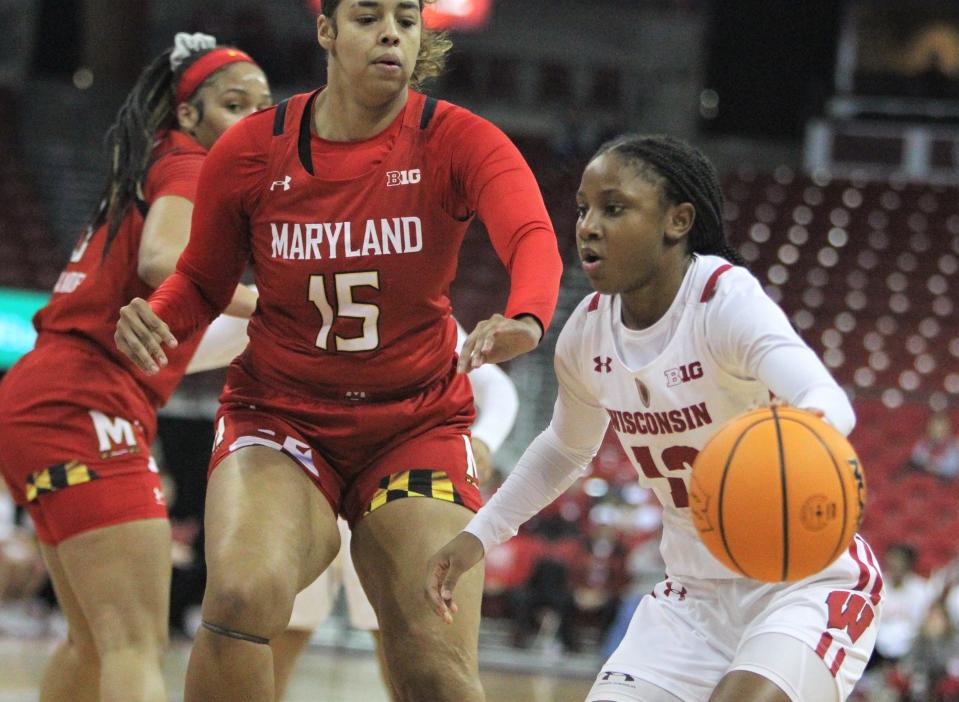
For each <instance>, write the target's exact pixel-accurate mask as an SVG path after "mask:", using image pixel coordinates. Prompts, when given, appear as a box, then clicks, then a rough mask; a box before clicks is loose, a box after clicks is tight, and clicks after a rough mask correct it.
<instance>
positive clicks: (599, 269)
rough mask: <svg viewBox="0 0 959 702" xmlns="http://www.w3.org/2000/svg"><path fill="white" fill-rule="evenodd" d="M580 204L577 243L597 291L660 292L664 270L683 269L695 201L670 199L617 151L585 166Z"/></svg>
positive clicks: (579, 198) (613, 292)
mask: <svg viewBox="0 0 959 702" xmlns="http://www.w3.org/2000/svg"><path fill="white" fill-rule="evenodd" d="M576 205H577V220H576V243H577V248H578V249H579V256H580V260H581V261H582V266H583V270H584V271H585V272H586V277H587V278H589V282H590V283H591V284H592V286H593V288H594V289H595V290H596V291H597V292H601V293H604V294H615V293H621V294H628V293H638V294H645V295H657V294H658V292H657V291H658V289H659V285H658V284H659V282H660V278H661V276H662V275H663V274H664V273H666V272H667V271H672V270H679V268H678V267H677V266H676V265H675V264H678V263H679V262H680V261H681V260H682V258H683V257H684V256H685V247H686V243H685V234H686V232H687V231H688V229H689V226H691V224H692V215H693V209H692V206H691V205H689V204H688V203H686V204H684V205H678V206H674V205H669V204H668V203H665V202H664V200H663V197H662V190H661V188H660V186H659V185H658V184H655V183H651V182H650V181H649V179H648V178H646V177H644V176H642V175H639V173H638V172H637V169H636V168H635V166H634V165H632V164H630V163H628V162H627V161H626V160H624V159H623V158H622V157H621V156H619V155H618V154H616V153H606V154H603V155H602V156H599V157H598V158H595V159H593V160H592V161H591V162H590V163H589V165H587V166H586V170H585V171H584V172H583V178H582V181H581V182H580V186H579V191H578V192H577V193H576ZM687 220H688V221H687ZM677 225H678V228H677Z"/></svg>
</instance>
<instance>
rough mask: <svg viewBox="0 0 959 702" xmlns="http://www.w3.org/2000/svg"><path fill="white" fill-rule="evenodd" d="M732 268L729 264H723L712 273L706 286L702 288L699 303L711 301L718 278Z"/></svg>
mask: <svg viewBox="0 0 959 702" xmlns="http://www.w3.org/2000/svg"><path fill="white" fill-rule="evenodd" d="M732 267H733V264H731V263H724V264H723V265H721V266H720V267H719V268H717V269H716V270H714V271H713V274H712V275H711V276H709V280H707V281H706V285H705V286H704V287H703V294H702V297H700V298H699V301H700V302H709V301H710V300H712V299H713V295H715V294H716V283H717V282H718V281H719V276H721V275H722V274H723V273H725V272H726V271H728V270H729V269H730V268H732Z"/></svg>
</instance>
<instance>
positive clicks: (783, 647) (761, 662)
mask: <svg viewBox="0 0 959 702" xmlns="http://www.w3.org/2000/svg"><path fill="white" fill-rule="evenodd" d="M734 670H745V671H748V672H750V673H755V674H756V675H761V676H762V677H764V678H766V679H767V680H770V681H772V682H773V683H775V684H776V686H777V687H778V688H780V689H781V690H782V691H783V692H785V693H786V694H787V695H789V699H790V700H792V702H806V701H808V700H816V702H840V701H839V686H838V684H837V683H836V679H835V678H833V677H832V675H831V674H830V673H829V669H828V668H827V667H826V664H825V663H823V661H822V659H821V658H820V657H819V656H817V655H816V652H815V651H813V650H812V649H811V648H809V646H807V645H806V644H804V643H803V642H802V641H800V640H799V639H795V638H793V637H792V636H787V635H786V634H772V633H770V634H760V635H758V636H754V637H752V638H751V639H748V640H747V641H745V642H744V643H743V645H742V646H740V647H739V651H737V652H736V656H735V658H733V662H732V664H731V665H730V666H729V671H730V672H731V671H734Z"/></svg>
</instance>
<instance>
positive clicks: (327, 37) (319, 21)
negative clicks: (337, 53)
mask: <svg viewBox="0 0 959 702" xmlns="http://www.w3.org/2000/svg"><path fill="white" fill-rule="evenodd" d="M335 39H336V22H334V20H333V19H331V18H330V17H327V16H326V15H322V14H321V15H319V16H318V17H317V18H316V40H317V41H318V42H319V43H320V46H321V47H322V48H323V49H324V50H325V51H330V50H331V49H332V48H333V41H334V40H335Z"/></svg>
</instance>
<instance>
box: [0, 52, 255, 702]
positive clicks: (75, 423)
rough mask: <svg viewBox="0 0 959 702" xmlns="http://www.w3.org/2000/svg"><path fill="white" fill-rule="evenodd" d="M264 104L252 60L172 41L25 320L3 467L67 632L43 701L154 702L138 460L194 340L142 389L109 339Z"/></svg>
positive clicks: (151, 559)
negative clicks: (97, 195)
mask: <svg viewBox="0 0 959 702" xmlns="http://www.w3.org/2000/svg"><path fill="white" fill-rule="evenodd" d="M271 102H272V100H271V98H270V92H269V86H268V84H267V81H266V77H265V76H264V74H263V71H262V70H260V68H259V67H258V66H257V65H256V64H255V63H254V62H253V60H252V59H251V58H250V57H249V56H247V55H246V54H244V53H243V52H241V51H237V50H235V49H232V48H226V47H216V42H215V40H214V39H213V38H212V37H208V36H205V35H187V34H178V35H177V38H176V45H175V46H174V47H173V49H169V50H167V51H165V52H163V53H162V54H161V55H160V56H159V57H157V58H156V59H155V60H154V61H153V62H152V63H151V64H150V65H149V66H148V67H147V68H146V69H145V70H144V71H143V73H142V74H141V76H140V78H139V79H138V81H137V83H136V85H135V86H134V87H133V89H132V91H131V92H130V94H129V96H128V97H127V99H126V101H125V102H124V104H123V106H122V107H121V108H120V111H119V113H118V115H117V120H116V122H115V123H114V125H113V126H112V127H111V129H110V131H109V132H108V135H107V142H108V145H109V148H110V152H111V156H112V166H111V170H110V173H109V175H108V177H107V180H106V184H105V187H104V191H103V196H102V199H101V201H100V204H99V206H98V208H97V210H96V212H95V214H94V216H93V219H92V221H91V223H90V226H89V227H88V228H87V230H86V232H85V233H84V234H83V236H82V237H81V238H80V240H79V242H78V243H77V245H76V248H74V250H73V253H72V255H71V257H70V262H69V263H68V265H67V267H66V269H65V270H64V271H63V273H62V274H61V275H60V278H59V280H58V281H57V284H56V287H55V288H54V291H53V297H52V299H51V301H50V303H49V304H48V305H47V306H46V307H45V308H43V309H42V310H41V311H40V312H39V313H38V314H37V316H36V318H35V319H34V324H35V326H36V328H37V331H38V333H39V336H38V338H37V344H36V348H35V349H34V350H33V351H31V352H30V353H29V354H27V355H26V356H25V357H24V358H23V359H21V360H20V362H19V363H17V364H16V365H15V366H14V367H13V368H12V369H11V370H10V372H9V373H8V374H7V375H6V377H5V378H4V380H3V383H2V384H0V469H2V472H3V476H4V478H5V479H6V481H7V483H8V485H9V486H10V489H11V491H12V493H13V495H14V497H15V498H16V500H17V501H18V502H19V503H20V504H22V505H24V506H26V508H27V509H28V510H29V513H30V516H31V517H32V519H33V521H34V524H35V526H36V531H37V535H38V537H39V540H40V542H41V549H42V551H43V557H44V560H45V561H46V565H47V568H48V570H49V572H50V576H51V578H52V580H53V584H54V588H55V590H56V593H57V599H58V600H59V603H60V606H61V608H62V610H63V612H64V615H65V616H66V619H67V624H68V627H69V631H68V637H67V640H66V641H64V642H63V643H62V644H61V645H60V646H59V648H58V649H57V650H56V652H55V653H54V654H53V657H52V659H51V661H50V663H49V665H48V667H47V670H46V672H45V674H44V678H43V682H42V688H41V692H40V699H41V700H51V701H52V700H78V701H81V702H85V701H87V700H90V701H93V700H123V701H124V702H129V701H130V700H144V701H146V700H149V701H151V702H152V701H153V700H157V701H159V700H165V699H166V694H165V691H164V684H163V679H162V676H161V670H160V658H161V654H162V652H163V650H164V648H165V645H166V638H167V610H168V607H169V589H170V548H171V543H170V526H169V523H168V522H167V519H166V516H167V513H166V505H165V504H164V500H163V493H162V492H161V489H160V481H159V479H158V475H157V472H156V467H155V466H154V465H153V463H152V460H151V458H150V454H149V450H150V443H151V441H152V440H153V437H154V434H155V429H156V410H157V408H158V407H159V406H160V405H162V404H163V403H164V402H166V400H167V398H168V397H169V396H170V394H171V392H172V391H173V388H174V387H175V385H176V384H177V382H178V381H179V380H180V378H181V377H182V375H183V373H184V371H185V369H186V366H187V362H188V361H189V359H190V356H191V354H192V352H193V350H194V349H195V347H196V344H197V343H198V341H199V338H200V334H195V335H193V336H190V337H187V336H184V337H183V341H184V343H182V344H181V345H180V346H179V347H178V348H177V349H175V350H172V351H171V352H170V354H169V356H168V357H167V359H166V360H167V364H166V366H165V367H164V369H163V371H161V372H160V373H157V374H155V375H144V374H143V373H141V372H140V371H139V370H137V369H136V368H134V366H133V364H132V363H130V362H129V360H128V359H127V358H126V357H125V356H123V354H121V353H119V352H118V351H117V349H116V345H115V343H114V341H113V334H114V329H115V326H116V319H117V315H118V310H119V307H120V306H121V305H122V304H123V303H124V302H125V301H127V300H129V299H130V297H131V296H133V295H148V294H150V292H151V291H152V290H153V288H154V287H155V286H157V285H159V284H160V282H161V281H162V280H163V279H164V278H166V277H167V276H168V275H169V274H170V273H171V272H172V271H173V268H174V265H175V263H176V260H177V257H178V256H179V254H180V252H181V251H182V249H183V247H184V246H185V245H186V241H187V239H188V237H189V232H190V217H191V213H192V209H193V200H194V195H195V192H196V184H197V177H198V174H199V170H200V164H201V163H202V161H203V159H204V157H205V155H206V150H207V149H208V148H210V147H211V146H212V145H213V142H215V141H216V140H217V138H219V136H220V135H221V134H222V133H223V132H224V131H225V130H226V129H227V128H228V127H229V126H230V125H232V124H233V123H235V122H237V121H238V120H239V119H240V118H242V117H244V116H246V115H248V114H250V113H252V112H254V111H256V110H257V109H260V108H263V107H267V106H269V105H270V104H271ZM226 297H227V300H228V302H229V305H225V307H227V311H228V312H230V313H234V314H237V315H245V316H249V315H250V314H252V311H253V308H254V306H255V299H256V297H255V294H254V293H253V292H252V291H250V290H247V289H246V288H238V289H237V292H236V294H235V295H234V293H233V291H232V290H231V291H230V292H229V293H227V295H226Z"/></svg>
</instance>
